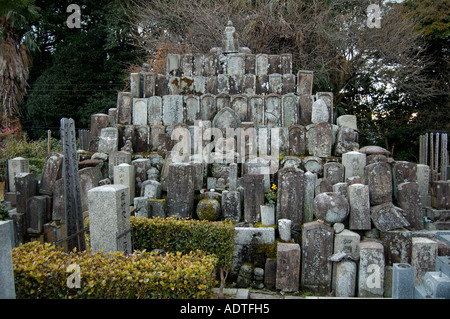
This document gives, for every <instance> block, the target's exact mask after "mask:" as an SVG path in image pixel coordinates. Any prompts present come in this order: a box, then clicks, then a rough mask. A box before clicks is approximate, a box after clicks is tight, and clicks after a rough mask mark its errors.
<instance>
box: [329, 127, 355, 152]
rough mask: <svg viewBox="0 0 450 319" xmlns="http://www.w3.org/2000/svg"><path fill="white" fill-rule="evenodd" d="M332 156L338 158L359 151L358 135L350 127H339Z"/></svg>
mask: <svg viewBox="0 0 450 319" xmlns="http://www.w3.org/2000/svg"><path fill="white" fill-rule="evenodd" d="M334 145H335V146H334V154H335V155H336V156H340V155H342V154H344V153H346V152H351V151H355V150H358V149H359V143H358V133H357V132H356V131H355V130H354V129H353V128H350V127H345V126H343V127H339V129H338V130H337V133H336V140H335V142H334Z"/></svg>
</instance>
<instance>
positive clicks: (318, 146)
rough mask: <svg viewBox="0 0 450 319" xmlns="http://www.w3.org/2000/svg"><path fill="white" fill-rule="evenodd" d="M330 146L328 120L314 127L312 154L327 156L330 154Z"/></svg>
mask: <svg viewBox="0 0 450 319" xmlns="http://www.w3.org/2000/svg"><path fill="white" fill-rule="evenodd" d="M331 147H332V131H331V124H330V123H328V122H321V123H319V124H317V125H316V127H315V143H314V153H313V155H314V156H318V157H329V156H331Z"/></svg>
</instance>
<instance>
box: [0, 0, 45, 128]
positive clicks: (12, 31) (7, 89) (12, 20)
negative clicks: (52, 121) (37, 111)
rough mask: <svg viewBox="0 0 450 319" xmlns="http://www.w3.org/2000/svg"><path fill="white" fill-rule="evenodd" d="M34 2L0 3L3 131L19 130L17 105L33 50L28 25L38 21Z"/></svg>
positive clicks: (22, 92) (24, 86)
mask: <svg viewBox="0 0 450 319" xmlns="http://www.w3.org/2000/svg"><path fill="white" fill-rule="evenodd" d="M34 3H35V1H34V0H15V1H7V0H6V1H5V0H2V1H0V79H1V83H0V96H1V101H0V103H1V110H2V117H1V119H0V124H2V125H3V126H5V127H12V126H15V127H17V126H20V120H19V104H20V103H21V102H22V99H23V97H24V96H25V94H26V92H27V79H28V74H29V67H30V66H31V63H32V59H31V52H32V51H33V50H34V49H35V48H36V45H35V43H34V40H33V38H32V36H31V23H32V22H34V21H35V20H36V19H37V18H38V17H39V10H40V9H39V7H37V6H35V5H34Z"/></svg>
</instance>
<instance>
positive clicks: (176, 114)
mask: <svg viewBox="0 0 450 319" xmlns="http://www.w3.org/2000/svg"><path fill="white" fill-rule="evenodd" d="M162 102H163V117H162V118H163V124H164V125H173V124H176V123H183V120H184V110H183V96H182V95H164V96H163V98H162Z"/></svg>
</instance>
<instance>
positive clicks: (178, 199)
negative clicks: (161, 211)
mask: <svg viewBox="0 0 450 319" xmlns="http://www.w3.org/2000/svg"><path fill="white" fill-rule="evenodd" d="M193 213H194V172H193V166H192V165H191V164H188V163H171V164H170V165H169V176H168V180H167V216H168V217H170V216H175V217H179V218H185V217H189V218H192V216H193Z"/></svg>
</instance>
